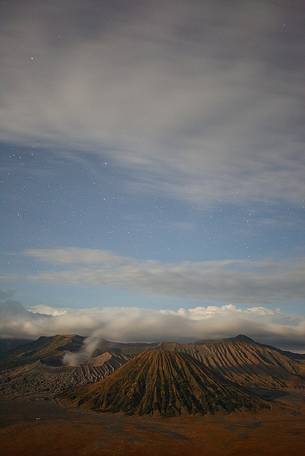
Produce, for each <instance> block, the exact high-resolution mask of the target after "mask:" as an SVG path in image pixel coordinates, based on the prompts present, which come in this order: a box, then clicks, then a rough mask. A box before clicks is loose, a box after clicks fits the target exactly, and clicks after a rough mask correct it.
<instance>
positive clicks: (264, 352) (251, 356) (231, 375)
mask: <svg viewBox="0 0 305 456" xmlns="http://www.w3.org/2000/svg"><path fill="white" fill-rule="evenodd" d="M162 346H163V347H164V348H166V349H168V350H172V351H178V352H182V353H188V354H190V355H191V356H193V357H194V358H195V359H197V360H198V361H200V362H201V363H202V364H203V365H204V366H205V367H207V368H209V369H212V370H213V371H214V372H216V373H217V374H219V375H221V376H223V377H225V378H227V379H228V380H231V381H233V382H236V383H238V384H239V385H242V386H246V387H247V388H249V387H251V388H265V389H281V388H288V387H291V386H296V385H305V382H304V377H303V374H304V367H303V366H304V365H303V363H302V362H299V361H301V358H298V359H297V358H293V357H292V356H291V354H290V355H288V354H287V353H285V352H283V351H281V350H279V349H276V348H274V347H271V346H269V345H263V344H259V343H257V342H255V341H254V340H252V339H250V338H249V337H246V336H237V337H234V338H229V339H222V340H218V341H217V340H214V341H204V342H198V343H196V344H177V343H163V344H162Z"/></svg>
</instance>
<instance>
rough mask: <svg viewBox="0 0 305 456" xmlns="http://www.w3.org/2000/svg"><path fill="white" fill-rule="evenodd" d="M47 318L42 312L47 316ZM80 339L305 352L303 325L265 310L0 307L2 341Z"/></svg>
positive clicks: (3, 302) (15, 304)
mask: <svg viewBox="0 0 305 456" xmlns="http://www.w3.org/2000/svg"><path fill="white" fill-rule="evenodd" d="M45 311H46V312H47V313H44V312H45ZM72 333H73V334H75V333H77V334H81V335H84V336H90V339H89V341H88V343H90V341H93V342H94V340H96V339H97V338H106V339H110V340H119V341H160V340H177V341H179V340H180V341H181V340H196V339H205V338H219V337H229V336H234V335H236V334H239V333H245V334H247V335H248V336H251V337H254V338H256V339H257V340H259V341H264V342H267V343H273V344H276V345H279V346H282V347H284V348H287V347H288V348H293V349H297V350H305V343H304V340H305V339H304V337H305V320H304V318H303V319H300V318H296V317H295V318H292V317H288V316H287V315H285V314H282V313H281V312H280V311H279V310H270V309H267V308H264V307H249V308H247V309H241V308H239V307H237V306H235V305H225V306H220V307H217V306H206V307H203V306H198V307H193V308H190V309H185V308H180V309H178V310H168V309H163V310H153V309H143V308H134V307H100V308H94V309H93V308H91V309H90V308H89V309H88V308H86V309H66V310H64V309H55V308H53V309H52V310H51V311H50V309H43V308H37V307H34V308H29V309H28V310H26V309H24V307H23V306H22V305H21V304H20V303H18V302H16V301H12V300H9V299H6V298H3V299H1V302H0V335H1V337H38V336H40V335H55V334H72Z"/></svg>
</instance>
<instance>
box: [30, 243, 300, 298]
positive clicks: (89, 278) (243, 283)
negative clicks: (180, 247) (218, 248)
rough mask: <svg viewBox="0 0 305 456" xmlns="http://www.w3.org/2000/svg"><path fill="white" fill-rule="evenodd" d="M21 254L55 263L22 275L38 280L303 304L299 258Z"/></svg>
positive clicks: (66, 251) (64, 251)
mask: <svg viewBox="0 0 305 456" xmlns="http://www.w3.org/2000/svg"><path fill="white" fill-rule="evenodd" d="M24 254H25V255H26V256H29V257H32V258H35V259H38V260H43V261H46V262H47V263H50V264H52V265H53V264H55V265H56V269H55V270H54V268H52V269H51V270H49V271H46V270H44V271H42V272H37V273H35V274H30V275H27V276H26V277H27V279H28V280H32V281H38V282H48V283H68V284H87V285H92V286H98V285H110V286H113V287H118V288H123V289H124V288H125V289H129V290H132V291H138V292H143V291H144V292H145V293H148V294H154V295H165V296H174V297H177V296H178V297H180V298H187V299H195V300H201V301H204V302H210V301H214V302H215V301H217V302H223V303H231V302H235V303H245V304H252V305H255V306H256V307H257V306H260V305H264V304H267V303H275V304H276V303H278V302H281V303H287V302H289V303H291V302H293V301H298V302H303V301H304V296H305V259H304V258H302V257H301V258H294V259H289V260H288V259H287V260H278V261H275V260H272V259H263V260H240V259H225V260H213V261H182V262H175V263H166V262H161V261H155V260H138V259H136V258H130V257H123V256H119V255H115V254H113V253H111V252H110V251H104V250H98V249H81V248H57V249H29V250H26V251H25V252H24ZM67 265H68V266H69V268H67ZM59 266H61V267H62V266H65V269H61V268H59Z"/></svg>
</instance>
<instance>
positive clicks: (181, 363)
mask: <svg viewBox="0 0 305 456" xmlns="http://www.w3.org/2000/svg"><path fill="white" fill-rule="evenodd" d="M69 398H70V399H71V400H72V402H74V403H75V404H76V405H82V406H86V407H88V408H92V409H94V410H96V411H101V412H120V411H121V412H125V413H128V414H135V413H136V414H140V415H143V414H155V413H157V414H160V415H166V416H174V415H180V414H183V413H188V414H206V413H214V412H217V411H226V412H231V411H233V410H240V409H257V408H259V407H265V406H266V404H265V403H264V402H263V401H261V400H260V399H259V398H258V397H256V396H254V395H253V394H252V395H251V394H249V393H248V392H247V391H246V390H245V389H243V388H241V387H239V386H238V385H236V384H233V383H232V382H230V381H229V380H226V379H224V378H221V377H219V376H218V375H217V374H216V373H215V372H213V371H212V370H210V369H207V368H206V367H204V366H203V365H202V364H201V363H200V362H199V361H198V360H196V359H194V358H193V357H192V356H190V355H189V354H186V353H178V352H173V351H169V350H163V348H159V349H154V350H151V351H145V352H143V353H140V354H139V355H137V356H136V357H135V358H133V359H131V360H130V361H129V362H128V363H126V364H125V365H124V366H123V367H121V368H120V369H118V370H117V371H115V372H114V373H113V374H112V375H110V376H109V377H107V378H105V379H104V380H103V381H101V382H98V383H96V384H94V385H90V386H87V387H84V388H80V389H78V390H77V392H76V393H72V394H69Z"/></svg>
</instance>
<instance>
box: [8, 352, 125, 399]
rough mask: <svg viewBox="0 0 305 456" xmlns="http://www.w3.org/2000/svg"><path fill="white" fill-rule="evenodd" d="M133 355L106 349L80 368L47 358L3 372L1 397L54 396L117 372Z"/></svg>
mask: <svg viewBox="0 0 305 456" xmlns="http://www.w3.org/2000/svg"><path fill="white" fill-rule="evenodd" d="M128 359H129V357H128V356H126V355H121V354H116V353H109V352H106V353H104V354H102V355H99V356H97V357H96V358H93V359H91V360H90V361H89V362H87V363H83V364H81V365H79V366H76V367H70V366H65V365H59V366H54V365H49V364H47V363H46V359H44V360H43V362H42V361H36V362H34V363H30V364H26V365H23V366H19V367H16V368H11V369H7V370H6V371H3V372H2V374H1V376H0V397H5V398H7V397H13V398H14V397H26V396H29V397H37V396H43V397H45V398H50V397H54V396H56V395H57V394H59V393H62V392H64V391H67V390H70V389H71V388H73V387H75V386H77V385H85V384H88V383H94V382H96V381H99V380H101V379H103V378H105V377H106V376H108V375H110V374H111V373H112V372H114V370H115V369H117V368H118V367H120V366H122V365H123V364H124V363H126V361H128Z"/></svg>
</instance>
